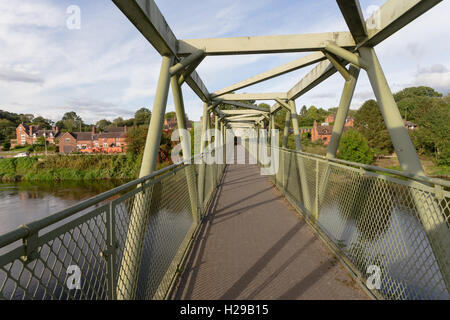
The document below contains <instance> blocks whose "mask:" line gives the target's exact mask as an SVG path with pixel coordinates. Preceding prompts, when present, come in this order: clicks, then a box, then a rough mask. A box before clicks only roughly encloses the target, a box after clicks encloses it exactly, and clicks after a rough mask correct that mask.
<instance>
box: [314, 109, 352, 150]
mask: <svg viewBox="0 0 450 320" xmlns="http://www.w3.org/2000/svg"><path fill="white" fill-rule="evenodd" d="M335 120H336V117H335V116H334V115H329V116H327V117H326V118H325V122H324V123H322V125H320V126H319V125H318V124H317V121H314V125H313V128H312V132H311V141H313V142H314V141H317V140H322V141H323V143H324V144H325V145H328V144H329V143H330V139H331V134H332V132H333V126H332V125H330V123H334V121H335ZM353 124H354V119H353V118H352V117H347V119H345V125H344V131H346V130H348V129H350V128H352V127H353Z"/></svg>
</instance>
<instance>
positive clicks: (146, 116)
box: [134, 108, 152, 126]
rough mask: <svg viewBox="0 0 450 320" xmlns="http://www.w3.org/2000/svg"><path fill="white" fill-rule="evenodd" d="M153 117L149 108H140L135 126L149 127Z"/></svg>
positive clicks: (135, 118)
mask: <svg viewBox="0 0 450 320" xmlns="http://www.w3.org/2000/svg"><path fill="white" fill-rule="evenodd" d="M151 117H152V113H151V111H150V110H149V109H147V108H140V109H139V110H138V111H136V113H135V114H134V125H136V126H140V125H147V126H148V125H149V124H150V118H151Z"/></svg>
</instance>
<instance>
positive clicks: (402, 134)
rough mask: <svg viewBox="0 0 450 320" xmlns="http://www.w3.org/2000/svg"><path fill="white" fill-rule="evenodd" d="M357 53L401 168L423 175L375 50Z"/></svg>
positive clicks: (360, 50) (363, 49)
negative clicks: (363, 63) (361, 60)
mask: <svg viewBox="0 0 450 320" xmlns="http://www.w3.org/2000/svg"><path fill="white" fill-rule="evenodd" d="M359 53H360V55H361V57H362V58H363V59H364V60H365V62H366V63H367V69H366V71H367V75H368V77H369V81H370V84H371V85H372V88H373V92H374V94H375V96H376V98H377V101H378V104H379V107H380V110H381V114H382V115H383V119H384V122H385V123H386V127H387V129H388V131H389V135H390V137H391V139H392V143H393V145H394V148H395V152H396V153H397V156H398V160H399V162H400V165H401V166H402V169H403V170H404V171H406V172H410V173H414V174H418V175H425V173H424V171H423V168H422V164H421V163H420V160H419V157H418V156H417V153H416V149H415V148H414V145H413V144H412V142H411V139H410V138H409V134H408V131H407V130H406V128H405V126H404V124H403V120H402V116H401V115H400V111H399V110H398V108H397V104H396V103H395V100H394V96H393V95H392V92H391V89H390V88H389V84H388V83H387V80H386V77H385V75H384V73H383V69H382V68H381V65H380V62H379V61H378V58H377V55H376V53H375V50H374V49H373V48H360V49H359Z"/></svg>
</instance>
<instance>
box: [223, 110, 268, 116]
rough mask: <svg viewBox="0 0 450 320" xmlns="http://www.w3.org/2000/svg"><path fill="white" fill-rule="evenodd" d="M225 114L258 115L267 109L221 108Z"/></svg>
mask: <svg viewBox="0 0 450 320" xmlns="http://www.w3.org/2000/svg"><path fill="white" fill-rule="evenodd" d="M221 112H222V113H223V114H225V115H244V114H246V115H260V114H265V113H266V114H267V113H269V111H260V110H251V109H239V110H221Z"/></svg>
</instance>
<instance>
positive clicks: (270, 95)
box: [214, 92, 287, 101]
mask: <svg viewBox="0 0 450 320" xmlns="http://www.w3.org/2000/svg"><path fill="white" fill-rule="evenodd" d="M275 98H281V99H287V94H286V92H266V93H227V94H224V95H221V96H220V97H217V98H214V99H222V100H234V101H242V100H247V101H248V100H273V99H275Z"/></svg>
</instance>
